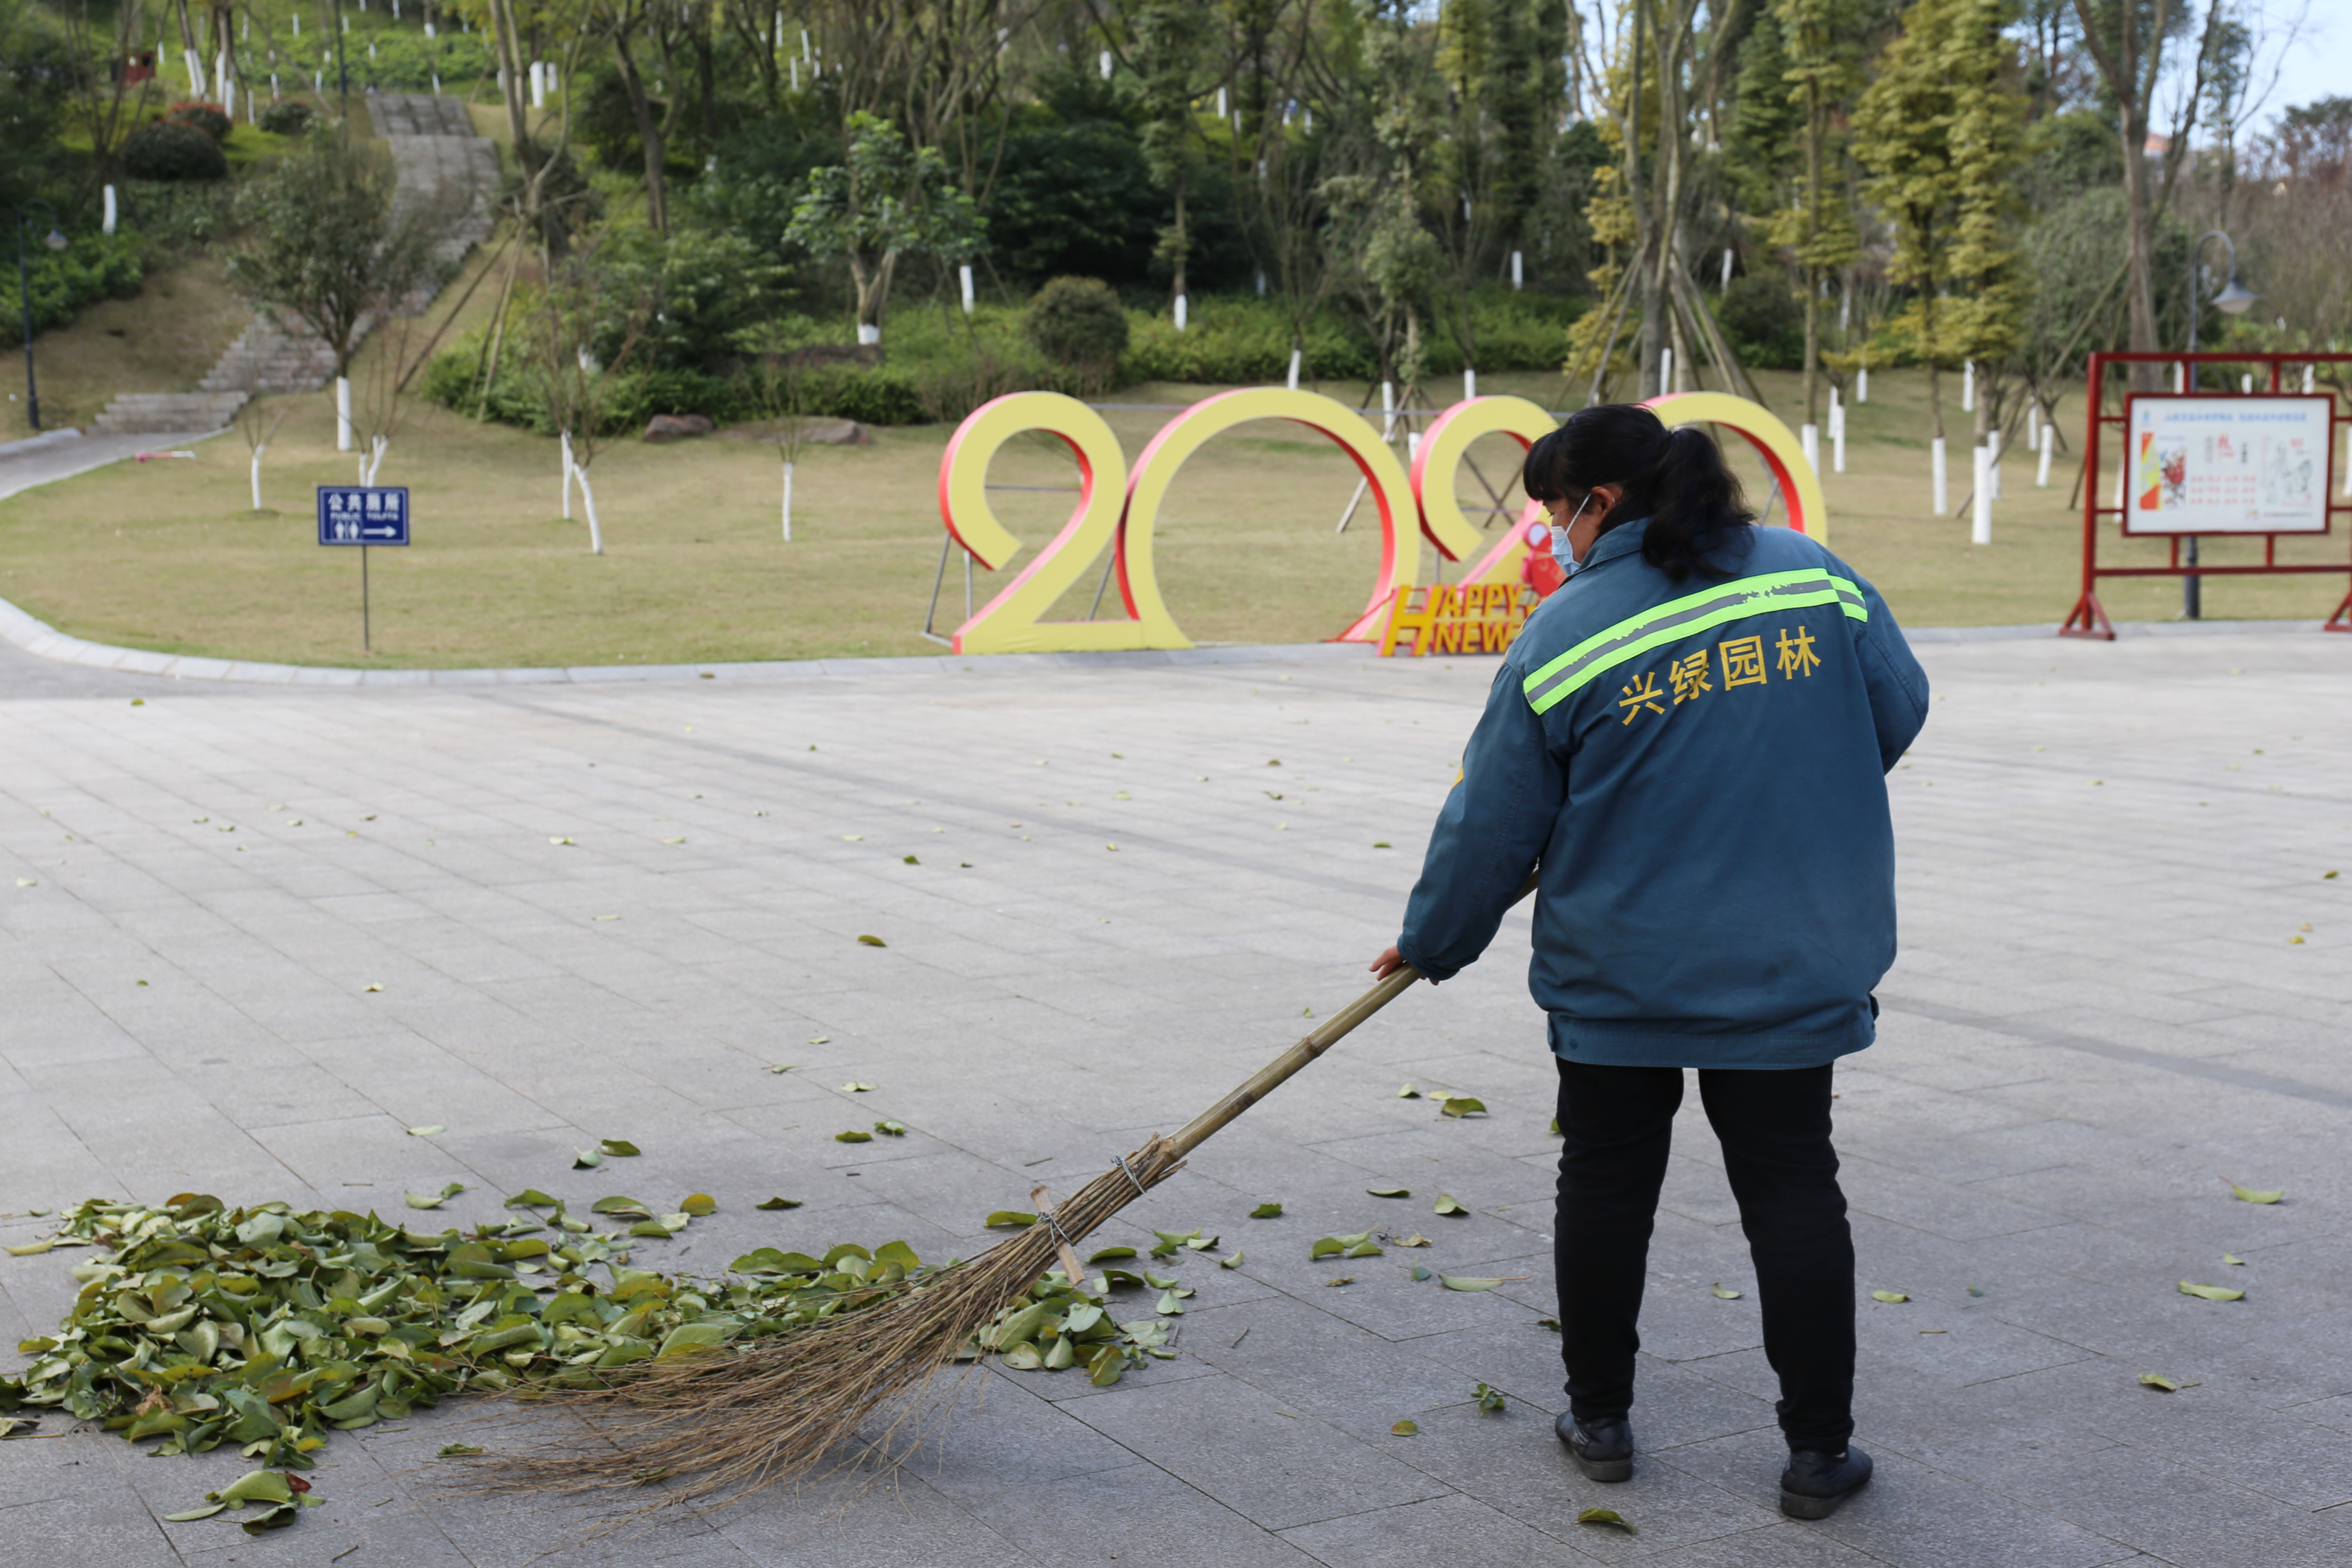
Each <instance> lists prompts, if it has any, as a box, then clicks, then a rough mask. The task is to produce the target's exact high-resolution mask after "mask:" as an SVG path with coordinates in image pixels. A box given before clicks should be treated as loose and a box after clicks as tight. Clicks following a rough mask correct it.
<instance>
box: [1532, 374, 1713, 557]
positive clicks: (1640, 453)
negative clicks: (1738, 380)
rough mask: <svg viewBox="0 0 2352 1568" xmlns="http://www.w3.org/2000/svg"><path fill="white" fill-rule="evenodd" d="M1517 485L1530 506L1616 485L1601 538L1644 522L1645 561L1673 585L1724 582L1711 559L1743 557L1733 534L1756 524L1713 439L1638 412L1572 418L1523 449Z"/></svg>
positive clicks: (1591, 411) (1623, 407) (1629, 407)
mask: <svg viewBox="0 0 2352 1568" xmlns="http://www.w3.org/2000/svg"><path fill="white" fill-rule="evenodd" d="M1520 481H1521V483H1522V484H1524V485H1525V486H1526V488H1527V492H1528V497H1529V498H1530V499H1532V500H1576V501H1581V500H1582V499H1583V497H1584V496H1585V494H1586V493H1587V492H1588V491H1590V490H1591V489H1592V488H1593V487H1594V486H1596V485H1623V486H1624V487H1625V493H1624V495H1623V496H1622V497H1621V498H1619V500H1618V502H1617V504H1616V505H1615V506H1613V507H1612V508H1610V509H1609V514H1608V516H1606V517H1604V518H1603V519H1601V532H1603V533H1606V532H1608V531H1610V530H1611V529H1612V528H1615V527H1617V526H1618V525H1619V524H1621V523H1627V522H1637V521H1641V520H1642V519H1643V518H1647V519H1649V526H1648V527H1647V528H1645V529H1643V531H1642V558H1643V560H1644V561H1647V562H1648V563H1650V564H1651V565H1653V566H1654V567H1656V568H1657V569H1658V570H1659V571H1661V572H1664V574H1666V575H1667V576H1668V577H1669V578H1671V579H1673V580H1674V581H1675V582H1677V583H1680V582H1682V581H1684V580H1685V579H1686V578H1688V577H1689V576H1690V575H1691V574H1693V573H1695V572H1697V573H1706V574H1711V575H1717V576H1721V575H1726V573H1725V570H1724V568H1723V567H1721V566H1719V565H1717V563H1716V560H1715V556H1716V555H1717V553H1718V552H1728V553H1737V552H1740V551H1742V550H1744V549H1745V548H1746V544H1747V538H1748V536H1747V535H1745V534H1743V533H1741V532H1740V530H1742V529H1745V528H1748V527H1749V526H1751V525H1752V524H1753V523H1754V522H1755V521H1756V514H1755V513H1753V512H1751V511H1749V510H1748V504H1747V500H1746V498H1745V497H1744V496H1743V495H1742V494H1741V493H1740V489H1739V480H1738V479H1737V478H1736V477H1735V476H1734V475H1733V474H1732V472H1731V469H1730V468H1729V467H1728V466H1727V465H1726V464H1725V462H1724V460H1723V453H1722V452H1721V451H1720V450H1719V449H1717V447H1716V444H1715V437H1712V436H1710V435H1708V434H1707V432H1706V430H1704V429H1702V428H1700V427H1699V426H1696V425H1685V426H1682V427H1681V428H1679V429H1675V430H1669V429H1667V428H1666V426H1665V425H1664V422H1662V421H1661V420H1660V419H1659V418H1658V416H1656V415H1655V414H1654V413H1652V412H1651V411H1650V410H1649V409H1648V408H1645V407H1643V405H1640V404H1638V403H1604V404H1601V405H1597V406H1594V407H1591V408H1585V409H1580V410H1579V411H1578V412H1576V413H1574V414H1571V415H1570V416H1568V418H1567V419H1566V420H1565V421H1563V422H1562V423H1561V425H1560V426H1559V429H1557V430H1554V431H1553V432H1552V433H1551V434H1550V435H1549V436H1545V437H1541V438H1539V439H1538V441H1537V442H1536V443H1535V445H1534V446H1532V447H1528V458H1527V462H1526V463H1525V464H1524V465H1523V466H1522V467H1521V469H1520Z"/></svg>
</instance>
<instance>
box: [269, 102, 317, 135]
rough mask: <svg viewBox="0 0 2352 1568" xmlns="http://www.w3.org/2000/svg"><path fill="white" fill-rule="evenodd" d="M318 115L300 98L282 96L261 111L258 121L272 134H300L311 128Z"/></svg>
mask: <svg viewBox="0 0 2352 1568" xmlns="http://www.w3.org/2000/svg"><path fill="white" fill-rule="evenodd" d="M315 118H316V116H315V115H313V114H312V113H311V111H310V105H309V104H307V103H305V102H303V101H302V100H300V99H299V98H281V99H279V100H278V101H277V102H275V103H273V104H271V105H270V106H269V107H268V108H267V109H265V110H262V111H261V119H260V121H258V123H259V124H260V126H261V129H263V130H264V131H267V132H269V133H270V134H271V135H272V136H299V135H301V134H302V132H305V131H308V130H310V121H312V120H313V119H315Z"/></svg>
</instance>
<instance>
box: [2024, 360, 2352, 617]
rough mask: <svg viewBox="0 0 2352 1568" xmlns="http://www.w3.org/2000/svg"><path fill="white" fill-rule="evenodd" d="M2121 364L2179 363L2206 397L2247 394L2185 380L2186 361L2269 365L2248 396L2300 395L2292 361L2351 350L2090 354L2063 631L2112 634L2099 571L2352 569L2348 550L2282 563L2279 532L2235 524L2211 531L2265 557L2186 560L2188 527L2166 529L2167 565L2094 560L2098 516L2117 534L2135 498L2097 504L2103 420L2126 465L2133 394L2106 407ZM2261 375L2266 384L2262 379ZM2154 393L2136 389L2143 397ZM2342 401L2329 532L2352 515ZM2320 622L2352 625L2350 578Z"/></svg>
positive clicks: (2334, 421) (2333, 412) (2330, 452)
mask: <svg viewBox="0 0 2352 1568" xmlns="http://www.w3.org/2000/svg"><path fill="white" fill-rule="evenodd" d="M2126 364H2168V365H2176V366H2179V367H2182V369H2181V371H2180V372H2179V376H2180V384H2181V385H2182V388H2183V395H2194V396H2198V397H2205V398H2226V397H2237V396H2244V395H2246V394H2243V393H2233V392H2228V391H2217V390H2212V389H2207V388H2200V387H2196V386H2192V385H2190V384H2189V381H2190V378H2191V377H2192V376H2193V375H2194V374H2195V373H2194V372H2193V371H2192V370H2190V369H2189V368H2188V367H2190V366H2194V365H2201V364H2232V365H2244V366H2251V367H2266V368H2267V370H2268V373H2269V374H2268V375H2267V376H2266V377H2263V380H2262V381H2258V382H2257V384H2256V387H2255V390H2254V392H2253V394H2252V395H2254V396H2258V397H2279V396H2293V395H2302V393H2303V388H2302V384H2301V380H2300V378H2297V381H2296V383H2295V384H2294V385H2293V386H2289V385H2287V384H2285V374H2286V372H2287V371H2288V370H2289V369H2290V368H2294V367H2300V366H2305V365H2321V364H2352V353H2310V352H2305V353H2095V354H2093V355H2092V356H2091V363H2090V413H2089V416H2088V420H2087V423H2088V426H2089V428H2088V431H2087V438H2086V439H2085V440H2084V451H2083V592H2082V596H2081V597H2080V598H2078V599H2076V600H2075V601H2074V609H2072V610H2071V611H2069V612H2068V613H2067V616H2066V619H2065V621H2064V622H2063V624H2062V625H2061V626H2059V628H2058V635H2059V636H2060V637H2096V638H2098V639H2100V640H2102V641H2105V642H2113V641H2114V640H2115V636H2116V628H2115V625H2114V623H2112V622H2111V621H2109V620H2108V619H2107V612H2106V609H2105V606H2103V605H2101V604H2100V603H2099V593H2098V587H2099V579H2101V578H2102V577H2189V576H2195V577H2200V578H2202V577H2263V576H2278V577H2284V576H2307V575H2313V574H2322V575H2326V574H2347V575H2352V554H2347V559H2346V560H2345V561H2344V562H2343V563H2341V564H2333V563H2321V562H2311V563H2284V562H2281V561H2280V560H2279V558H2278V542H2279V536H2278V534H2276V533H2256V532H2252V531H2231V532H2230V533H2227V534H2222V533H2216V534H2213V535H2211V536H2210V537H2215V538H2225V537H2226V538H2259V539H2261V540H2262V542H2263V559H2262V562H2261V563H2260V564H2258V565H2252V566H2214V565H2208V564H2205V563H2201V562H2199V561H2196V560H2194V559H2193V558H2191V559H2186V560H2184V559H2183V557H2182V552H2181V548H2180V544H2181V541H2182V540H2183V539H2195V538H2197V537H2199V536H2198V535H2195V534H2189V533H2176V534H2171V535H2169V539H2170V555H2169V557H2168V560H2167V562H2166V563H2165V564H2164V565H2161V566H2103V565H2101V564H2100V563H2099V520H2100V519H2101V518H2103V517H2112V518H2115V519H2116V522H2117V525H2118V532H2119V533H2121V532H2122V524H2123V523H2124V521H2126V518H2127V517H2128V515H2129V507H2130V503H2131V500H2132V498H2131V495H2130V493H2129V487H2128V486H2126V489H2125V493H2124V494H2123V496H2122V498H2121V500H2122V504H2120V505H2116V506H2102V505H2101V504H2100V501H2101V499H2102V497H2103V496H2104V494H2105V489H2106V485H2107V484H2108V483H2109V482H2110V481H2108V480H2105V479H2103V478H2102V475H2101V462H2100V458H2101V453H2100V442H2099V437H2100V435H2101V433H2102V428H2103V427H2104V426H2110V425H2112V426H2116V427H2117V428H2118V429H2119V431H2120V432H2121V434H2122V437H2123V447H2122V450H2121V452H2120V453H2119V454H2118V458H2117V460H2118V461H2119V462H2121V463H2123V464H2124V465H2125V468H2124V472H2125V473H2126V475H2128V474H2129V472H2130V467H2129V465H2130V460H2131V430H2130V426H2129V425H2128V424H2127V423H2126V421H2127V420H2128V419H2129V417H2130V416H2129V413H2128V409H2129V406H2130V404H2131V402H2132V401H2133V399H2132V398H2130V397H2127V398H2126V412H2125V413H2122V414H2110V413H2108V412H2107V411H2106V382H2107V370H2108V367H2109V366H2111V365H2126ZM2264 382H2266V383H2267V384H2263V383H2264ZM2136 396H2137V398H2139V399H2141V400H2145V399H2147V398H2148V397H2150V396H2154V395H2151V394H2138V395H2136ZM2340 401H2341V400H2340V399H2338V400H2336V401H2334V402H2331V404H2330V405H2329V412H2328V418H2327V456H2326V477H2325V479H2324V480H2323V484H2324V487H2325V488H2324V490H2323V494H2324V495H2325V496H2326V516H2327V522H2328V526H2327V528H2326V530H2325V531H2327V532H2333V531H2335V521H2336V516H2337V515H2338V514H2339V513H2341V514H2344V515H2347V516H2348V517H2352V498H2347V497H2345V496H2343V495H2342V494H2341V493H2339V490H2338V489H2337V478H2338V476H2337V473H2336V449H2337V447H2339V446H2340V445H2341V444H2342V440H2343V432H2344V430H2345V429H2346V427H2347V426H2352V414H2347V413H2344V412H2343V411H2342V410H2341V408H2340V407H2339V406H2338V405H2339V404H2340ZM2308 532H2309V531H2308V530H2301V531H2295V532H2294V533H2291V534H2290V537H2296V536H2300V535H2305V534H2308ZM2347 536H2352V530H2347ZM2138 537H2147V535H2145V534H2142V535H2139V536H2138ZM2322 629H2323V630H2326V631H2331V632H2352V584H2347V592H2346V594H2345V595H2344V597H2343V598H2342V599H2341V600H2339V601H2338V602H2337V604H2336V609H2335V612H2334V613H2333V614H2331V615H2330V616H2328V617H2327V621H2326V626H2324V627H2323V628H2322Z"/></svg>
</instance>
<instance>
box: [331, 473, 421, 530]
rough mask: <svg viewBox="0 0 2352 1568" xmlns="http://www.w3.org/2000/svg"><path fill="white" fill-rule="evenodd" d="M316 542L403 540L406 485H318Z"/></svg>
mask: <svg viewBox="0 0 2352 1568" xmlns="http://www.w3.org/2000/svg"><path fill="white" fill-rule="evenodd" d="M319 542H320V543H321V544H406V543H407V542H408V487H407V486H406V485H320V487H319Z"/></svg>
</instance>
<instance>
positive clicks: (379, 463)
mask: <svg viewBox="0 0 2352 1568" xmlns="http://www.w3.org/2000/svg"><path fill="white" fill-rule="evenodd" d="M368 445H369V449H370V455H368V456H364V457H362V458H360V471H361V473H362V475H363V476H364V477H363V478H362V479H361V480H360V483H362V485H365V486H367V487H368V488H370V489H373V488H374V486H375V477H376V475H378V474H380V473H382V472H383V455H384V453H385V452H386V451H388V450H390V449H391V447H392V437H389V436H376V437H371V438H370V440H369V443H368Z"/></svg>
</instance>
